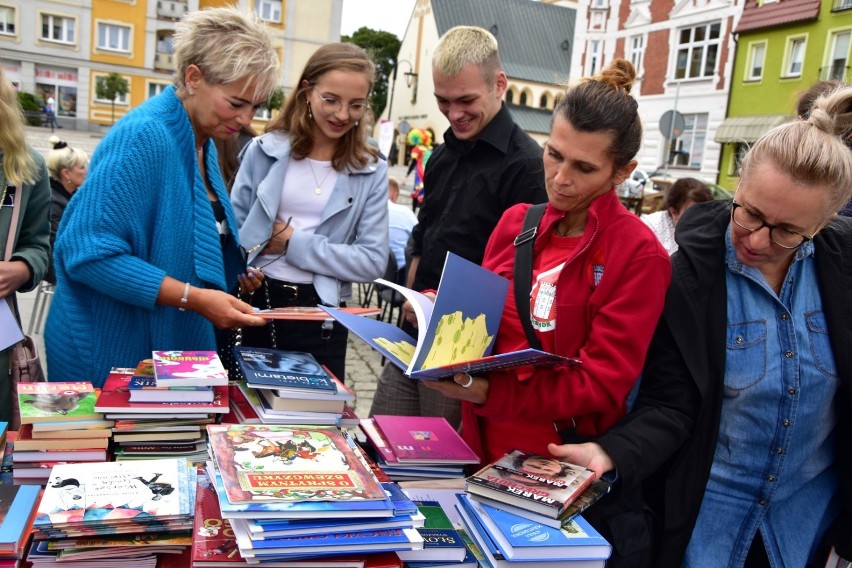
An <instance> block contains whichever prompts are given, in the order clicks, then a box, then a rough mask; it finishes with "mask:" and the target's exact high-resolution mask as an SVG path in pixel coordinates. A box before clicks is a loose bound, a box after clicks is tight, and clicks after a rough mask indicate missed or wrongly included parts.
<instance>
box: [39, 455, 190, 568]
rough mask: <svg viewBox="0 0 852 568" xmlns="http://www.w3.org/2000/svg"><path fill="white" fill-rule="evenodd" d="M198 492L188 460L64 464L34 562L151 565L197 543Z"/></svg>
mask: <svg viewBox="0 0 852 568" xmlns="http://www.w3.org/2000/svg"><path fill="white" fill-rule="evenodd" d="M195 490H196V472H195V468H191V467H189V466H188V464H187V462H186V460H182V459H161V460H145V461H137V462H111V463H96V464H66V465H58V466H56V467H54V468H53V470H52V471H51V474H50V479H49V481H48V483H47V486H46V487H45V490H44V495H43V496H42V499H41V503H40V504H39V506H38V511H37V514H36V518H35V522H34V523H33V534H34V541H33V545H32V547H31V548H30V551H29V555H28V560H30V561H33V562H34V563H35V564H36V565H43V564H48V563H54V562H61V563H62V565H68V566H74V565H75V564H77V562H80V563H83V562H86V563H89V562H95V561H97V560H100V561H101V562H102V563H104V565H105V566H106V565H109V566H117V565H120V563H121V562H123V561H125V562H130V563H132V566H134V567H137V566H151V567H153V566H155V564H156V562H157V554H161V553H163V554H172V553H180V552H182V551H183V550H184V549H185V548H186V546H188V545H189V544H190V543H191V536H190V531H191V530H192V526H193V518H192V515H193V512H194V505H195ZM139 535H142V536H141V537H140V536H139ZM105 542H110V543H112V545H105Z"/></svg>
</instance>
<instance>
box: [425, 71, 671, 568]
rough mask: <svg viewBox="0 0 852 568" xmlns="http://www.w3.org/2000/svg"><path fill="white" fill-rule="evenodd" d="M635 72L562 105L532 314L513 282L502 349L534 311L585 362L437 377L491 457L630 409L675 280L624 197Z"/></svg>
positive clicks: (594, 84)
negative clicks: (520, 303) (618, 189)
mask: <svg viewBox="0 0 852 568" xmlns="http://www.w3.org/2000/svg"><path fill="white" fill-rule="evenodd" d="M634 78H635V70H634V68H633V66H632V64H630V63H629V62H628V61H625V60H623V59H616V60H614V61H613V62H612V63H611V64H610V66H609V67H608V68H607V69H605V70H604V71H603V72H602V74H601V75H600V76H596V77H593V78H589V79H585V80H582V81H581V82H579V83H578V84H576V85H574V86H571V87H569V88H568V89H567V91H566V93H565V95H564V96H563V97H562V99H561V100H560V101H559V103H558V104H557V106H556V109H555V110H554V112H553V122H552V126H551V132H550V137H549V139H548V141H547V143H546V145H545V149H544V173H545V183H546V187H547V195H548V205H547V207H546V209H545V211H544V216H543V217H542V219H541V221H539V223H538V231H537V235H538V236H537V238H536V242H535V248H534V256H533V263H532V264H533V277H532V289H531V291H530V293H529V310H528V311H527V310H526V309H524V310H523V311H524V312H525V313H523V314H522V315H519V313H518V310H517V307H516V305H515V301H514V291H513V286H510V289H509V294H508V300H507V302H506V309H505V311H504V313H503V319H502V321H501V323H500V329H499V332H498V334H497V339H496V344H495V349H494V351H495V353H502V352H509V351H514V350H518V349H523V348H526V347H528V341H527V337H526V334H525V332H524V328H523V325H522V323H521V319H520V317H528V318H530V319H531V322H532V326H533V328H534V333H535V335H536V337H537V338H538V339H539V341H540V342H541V344H542V347H543V349H544V350H545V351H549V352H552V353H557V354H559V355H565V356H568V357H573V358H577V359H580V360H581V361H582V363H581V364H579V365H560V366H555V367H550V368H520V369H512V370H509V371H502V372H494V373H490V374H488V375H485V376H473V377H471V376H469V375H465V374H457V375H456V376H455V377H454V379H453V380H452V381H430V382H429V383H428V384H429V386H432V387H433V388H436V389H438V390H441V391H442V392H444V393H445V394H446V395H447V396H451V397H453V398H458V399H461V400H462V401H463V403H462V417H463V418H462V434H463V436H464V438H465V440H466V441H467V442H468V443H469V444H470V445H471V447H472V448H473V449H474V450H475V451H476V452H477V454H478V455H479V457H480V458H481V459H482V460H483V462H492V461H494V460H496V459H498V458H500V457H501V456H502V455H503V454H504V453H506V452H508V451H510V450H512V449H515V448H517V449H522V450H526V451H530V452H535V453H538V454H542V455H548V451H547V444H548V443H550V442H560V441H566V440H582V439H586V438H588V437H591V436H595V435H596V434H599V433H602V432H604V431H606V430H607V429H608V428H610V427H611V426H612V425H614V424H615V422H616V421H617V420H618V419H619V418H621V417H622V416H624V414H625V412H626V400H627V396H628V394H629V393H630V390H631V388H632V387H633V384H634V383H635V382H636V379H637V377H639V374H640V371H641V369H642V364H643V362H644V359H645V352H646V350H647V348H648V345H649V343H650V341H651V336H652V334H653V331H654V328H655V326H656V324H657V320H658V318H659V316H660V313H661V311H662V309H663V301H664V298H665V294H666V290H667V288H668V285H669V281H670V279H671V268H670V265H669V258H668V254H667V253H666V251H665V249H664V248H663V247H662V246H661V245H660V244H659V241H658V240H657V238H656V237H655V236H654V234H653V233H652V232H651V231H650V230H649V229H648V228H647V227H646V226H645V225H644V224H643V223H642V221H640V220H639V218H638V217H636V216H635V215H633V214H632V213H630V212H628V211H627V210H626V209H625V208H624V206H623V205H622V204H621V203H620V201H619V200H618V196H617V195H616V193H615V186H617V185H618V184H620V183H621V182H623V181H624V180H625V179H626V178H627V177H628V175H629V174H630V173H631V172H632V171H633V169H634V168H635V167H636V161H635V160H634V159H633V158H634V156H635V155H636V152H637V151H638V150H639V145H640V143H641V139H642V127H641V124H640V121H639V115H638V113H637V104H636V101H635V99H633V97H631V96H630V94H629V91H630V86H631V84H632V82H633V79H634ZM529 207H530V206H529V205H517V206H515V207H513V208H511V209H509V210H507V211H506V213H505V214H504V215H503V218H502V219H501V220H500V222H499V224H498V225H497V227H496V228H495V230H494V232H493V233H492V235H491V239H490V240H489V242H488V247H487V248H486V251H485V258H484V260H483V266H485V267H486V268H488V269H490V270H492V271H494V272H496V273H497V274H500V275H502V276H504V277H506V278H508V279H510V280H513V273H514V264H515V247H514V246H513V241H514V240H515V237H517V236H518V235H519V234H520V233H521V229H522V223H523V219H524V215H525V213H526V211H527V209H528V208H529ZM525 297H526V295H525ZM524 308H526V305H525V306H524ZM596 507H597V506H596ZM599 530H600V529H599ZM613 545H614V546H615V548H616V550H615V551H614V556H618V554H619V550H618V548H619V543H613ZM628 555H629V554H628Z"/></svg>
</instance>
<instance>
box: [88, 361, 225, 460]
mask: <svg viewBox="0 0 852 568" xmlns="http://www.w3.org/2000/svg"><path fill="white" fill-rule="evenodd" d="M153 355H154V357H153V359H152V360H151V362H148V361H142V362H140V364H139V365H138V366H137V367H136V368H135V369H129V368H127V369H125V368H113V369H112V371H111V372H110V374H109V376H108V377H107V380H106V382H105V383H104V386H103V389H102V391H101V393H100V396H99V397H98V400H97V403H96V405H95V408H96V409H97V410H98V411H100V412H103V413H105V415H106V418H108V419H111V420H114V421H115V424H114V426H113V440H114V441H115V459H116V461H121V460H134V459H136V460H138V459H152V458H165V457H183V458H184V459H188V460H190V461H192V462H193V463H202V462H203V461H204V460H205V459H206V448H207V444H206V439H207V436H206V430H205V429H204V427H205V426H206V425H207V424H210V423H212V422H214V421H215V418H214V417H215V416H216V415H217V414H226V413H227V412H228V408H229V404H228V398H229V397H228V380H227V373H226V372H225V370H224V368H223V367H222V364H221V362H220V361H219V357H218V356H217V355H216V353H215V352H211V351H155V352H154V353H153ZM181 369H182V370H181ZM151 372H153V373H154V380H155V381H156V383H155V384H156V385H157V386H154V387H150V386H147V387H146V386H144V385H150V384H151V378H152V377H151V375H150V373H151ZM178 384H179V385H181V386H177V385H178ZM132 385H135V387H133V386H132ZM162 389H166V390H162ZM137 392H150V393H157V394H156V396H164V395H162V394H161V393H164V392H165V393H167V394H166V395H165V400H161V401H147V402H138V399H137V401H133V400H131V398H132V397H133V396H134V393H137ZM205 393H206V394H205ZM199 394H201V395H204V396H206V397H207V398H210V397H212V400H208V401H200V400H186V399H185V397H186V396H190V397H197V396H198V395H199Z"/></svg>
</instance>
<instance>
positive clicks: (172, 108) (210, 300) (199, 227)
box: [45, 8, 279, 386]
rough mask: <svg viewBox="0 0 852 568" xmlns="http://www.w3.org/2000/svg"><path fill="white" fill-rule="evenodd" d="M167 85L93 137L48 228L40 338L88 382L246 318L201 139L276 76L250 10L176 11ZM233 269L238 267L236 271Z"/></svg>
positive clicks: (198, 345) (213, 159) (57, 368)
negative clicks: (57, 219) (50, 281)
mask: <svg viewBox="0 0 852 568" xmlns="http://www.w3.org/2000/svg"><path fill="white" fill-rule="evenodd" d="M174 47H175V59H176V70H175V76H174V83H175V84H174V85H172V86H170V87H169V88H167V89H166V90H165V91H163V92H162V93H161V94H159V95H157V96H155V97H152V98H150V99H148V100H147V101H145V102H144V103H142V104H141V105H139V106H138V107H136V108H135V109H133V110H132V111H131V112H130V113H128V114H127V115H126V116H125V117H124V118H122V119H121V120H120V121H119V122H118V123H117V124H116V125H115V126H113V127H112V128H110V131H109V133H108V134H107V135H106V137H105V138H104V139H103V140H102V141H101V143H100V144H99V145H98V148H97V150H96V151H95V154H94V156H93V158H92V163H91V168H90V170H89V176H88V178H87V179H86V183H85V185H84V186H83V187H82V188H81V189H80V190H79V191H78V192H77V193H76V194H75V195H74V198H73V199H72V200H71V201H70V202H69V204H68V209H67V210H66V211H65V215H64V216H63V219H62V222H61V224H60V226H59V234H58V236H57V238H56V251H55V253H54V260H55V261H56V293H55V295H54V299H53V303H52V304H51V308H50V312H49V314H48V318H47V327H46V329H45V343H46V348H47V358H48V367H49V368H50V380H53V381H75V380H80V379H81V378H85V379H86V380H90V381H92V383H93V384H94V385H95V386H101V385H102V384H103V382H104V380H105V379H106V377H107V375H108V374H109V370H110V368H111V367H114V366H117V367H134V366H135V365H136V364H138V363H139V361H140V360H142V359H146V358H149V357H150V356H151V351H152V350H154V349H170V350H188V349H191V350H215V349H216V347H217V342H216V336H215V332H214V326H215V327H219V328H231V327H240V326H260V325H264V324H265V323H266V321H265V320H263V319H262V318H259V317H257V316H254V315H252V312H253V309H252V307H251V306H250V305H248V304H247V303H245V302H242V301H240V300H239V299H238V298H236V297H235V296H234V295H233V294H231V293H229V292H230V291H231V290H232V289H234V288H235V287H236V285H237V282H238V281H239V282H241V283H243V284H244V285H245V286H247V287H251V288H252V289H254V288H256V287H257V286H259V284H260V282H259V279H258V278H257V277H255V276H254V275H253V274H247V275H244V274H242V273H243V272H244V271H245V270H246V264H245V260H244V257H243V256H242V254H241V250H240V247H239V241H238V240H237V224H236V220H235V218H234V214H233V210H232V208H231V203H230V201H229V200H228V193H227V189H226V188H225V184H224V182H223V180H222V176H221V174H220V172H219V164H218V160H217V155H216V148H215V146H214V145H213V142H212V140H211V139H215V138H222V139H225V138H231V137H233V136H236V135H237V134H238V132H239V131H240V128H241V127H242V126H245V125H247V124H249V123H250V122H251V120H252V118H253V117H254V113H255V111H256V110H257V109H258V108H259V107H260V105H261V104H263V102H265V101H266V100H267V98H268V96H269V92H270V91H271V90H272V89H273V87H274V86H275V84H276V83H277V82H278V81H279V75H278V56H277V54H276V48H275V46H274V45H273V43H272V38H271V36H270V34H269V31H268V30H267V28H266V27H265V26H264V25H263V24H262V23H261V22H260V20H259V19H258V18H257V16H256V15H254V14H253V13H248V12H242V11H240V10H238V9H236V8H214V9H206V10H198V11H194V12H189V13H187V14H186V15H185V16H184V17H183V18H182V19H181V21H180V22H178V23H177V26H176V30H175V36H174ZM241 277H242V278H241Z"/></svg>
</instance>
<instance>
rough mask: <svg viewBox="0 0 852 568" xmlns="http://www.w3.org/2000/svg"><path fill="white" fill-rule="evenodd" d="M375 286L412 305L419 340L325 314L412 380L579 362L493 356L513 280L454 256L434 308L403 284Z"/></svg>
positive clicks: (531, 354) (524, 353)
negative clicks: (401, 296) (495, 340)
mask: <svg viewBox="0 0 852 568" xmlns="http://www.w3.org/2000/svg"><path fill="white" fill-rule="evenodd" d="M376 282H377V283H379V284H382V285H383V286H387V287H390V288H393V289H394V290H397V291H398V292H399V293H400V294H402V295H403V296H404V297H405V299H406V300H408V302H409V303H410V304H411V306H412V308H413V309H414V312H415V314H416V315H417V329H418V330H420V332H419V333H418V336H417V338H416V339H415V338H413V337H411V336H410V335H408V334H407V333H405V332H404V331H402V330H401V329H400V328H399V327H397V326H396V325H394V324H391V323H387V322H383V321H379V320H374V319H372V318H362V317H358V316H353V315H351V314H348V313H346V312H343V311H341V310H339V309H337V308H330V307H325V306H323V307H322V309H323V310H325V311H326V312H328V313H329V314H330V315H331V316H332V317H334V319H336V320H337V321H339V322H340V323H341V324H342V325H343V326H345V327H346V328H348V329H349V330H350V331H352V333H354V334H355V335H357V336H358V337H359V338H361V339H362V340H363V341H366V342H367V343H368V344H369V345H370V346H371V347H373V348H374V349H376V350H377V351H379V352H380V353H381V354H382V355H383V356H384V357H385V358H387V359H388V361H390V362H391V363H393V364H394V365H396V366H397V367H399V368H400V369H402V370H403V371H404V372H405V374H406V375H408V376H410V377H411V378H414V379H428V380H436V379H440V378H443V377H451V376H452V375H453V374H455V373H472V374H480V373H486V372H488V371H495V370H498V369H507V368H514V367H519V366H546V365H558V364H576V363H579V361H577V360H576V359H570V358H567V357H561V356H559V355H554V354H552V353H545V352H543V351H538V350H536V349H524V350H521V351H514V352H512V353H502V354H500V355H491V350H492V348H493V347H494V339H495V338H496V336H497V328H498V326H499V325H500V318H501V317H502V314H503V307H504V304H505V302H506V294H507V291H508V288H509V281H508V280H506V279H505V278H503V277H502V276H498V275H496V274H494V273H493V272H491V271H489V270H486V269H485V268H482V267H481V266H479V265H476V264H474V263H472V262H470V261H468V260H465V259H463V258H461V257H459V256H456V255H454V254H453V253H447V258H446V261H445V263H444V270H443V273H442V275H441V282H440V285H439V286H438V292H437V295H436V296H435V302H434V303H433V302H432V300H431V299H429V298H428V297H426V296H424V295H423V294H420V293H419V292H415V291H413V290H410V289H408V288H406V287H404V286H401V285H399V284H396V283H393V282H388V281H386V280H382V279H378V280H376Z"/></svg>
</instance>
